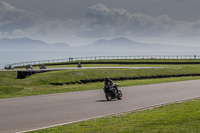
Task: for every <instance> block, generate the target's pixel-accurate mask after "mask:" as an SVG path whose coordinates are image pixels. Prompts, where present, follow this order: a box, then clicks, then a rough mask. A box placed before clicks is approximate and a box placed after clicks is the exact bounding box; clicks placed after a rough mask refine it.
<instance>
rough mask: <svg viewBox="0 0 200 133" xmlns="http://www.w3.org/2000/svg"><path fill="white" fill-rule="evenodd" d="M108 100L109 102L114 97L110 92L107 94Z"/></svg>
mask: <svg viewBox="0 0 200 133" xmlns="http://www.w3.org/2000/svg"><path fill="white" fill-rule="evenodd" d="M105 95H106V99H107V101H110V100H111V99H112V97H111V93H110V92H106V94H105Z"/></svg>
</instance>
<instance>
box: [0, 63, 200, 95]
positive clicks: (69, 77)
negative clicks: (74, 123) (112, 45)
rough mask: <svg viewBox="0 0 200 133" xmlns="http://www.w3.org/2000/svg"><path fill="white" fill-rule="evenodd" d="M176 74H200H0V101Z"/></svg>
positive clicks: (192, 69) (184, 70) (191, 70)
mask: <svg viewBox="0 0 200 133" xmlns="http://www.w3.org/2000/svg"><path fill="white" fill-rule="evenodd" d="M173 74H174V75H176V74H200V67H199V65H193V66H189V67H188V66H185V67H170V68H160V69H79V70H63V71H53V72H47V73H40V74H35V75H32V76H30V77H28V78H26V79H16V77H17V73H16V72H12V71H10V72H0V98H9V97H21V96H32V95H43V94H53V93H63V92H72V91H83V90H91V89H102V88H103V83H102V82H98V83H90V84H71V85H63V86H55V85H52V84H51V83H65V82H78V81H80V80H87V79H97V78H105V77H110V78H118V77H139V76H156V75H173ZM193 79H200V77H181V78H165V79H148V80H130V81H129V80H127V81H115V83H119V84H120V86H132V85H133V86H135V85H143V84H152V83H162V82H172V81H183V80H193Z"/></svg>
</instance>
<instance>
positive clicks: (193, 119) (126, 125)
mask: <svg viewBox="0 0 200 133" xmlns="http://www.w3.org/2000/svg"><path fill="white" fill-rule="evenodd" d="M199 125H200V99H194V100H191V101H187V102H183V103H175V104H171V105H166V106H161V107H158V108H154V109H149V110H145V111H133V112H130V113H126V114H123V115H115V116H110V117H106V118H100V119H94V120H89V121H84V122H80V123H74V124H69V125H64V126H59V127H54V128H49V129H44V130H39V131H33V132H32V133H113V132H117V133H120V132H123V133H135V132H137V133H139V132H142V133H143V132H145V133H183V132H184V133H199V132H200V126H199Z"/></svg>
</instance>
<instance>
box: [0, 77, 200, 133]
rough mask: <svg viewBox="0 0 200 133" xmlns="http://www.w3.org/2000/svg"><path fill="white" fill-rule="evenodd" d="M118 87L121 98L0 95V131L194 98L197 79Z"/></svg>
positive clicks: (96, 93) (199, 87) (93, 93)
mask: <svg viewBox="0 0 200 133" xmlns="http://www.w3.org/2000/svg"><path fill="white" fill-rule="evenodd" d="M133 82H134V81H133ZM116 83H117V82H116ZM102 88H103V84H102ZM119 89H120V90H121V91H122V93H123V98H122V100H113V101H109V102H108V101H106V98H105V95H104V92H103V90H90V91H81V92H70V93H59V94H49V95H40V96H29V97H19V98H7V99H0V133H13V132H24V131H31V130H37V129H43V128H47V127H53V126H58V125H63V124H69V123H73V122H78V121H83V120H89V119H93V118H99V117H104V116H109V115H113V114H118V113H122V112H129V111H133V110H138V109H145V108H149V107H154V106H158V105H163V104H168V103H173V102H177V101H181V100H187V99H192V98H197V97H200V80H191V81H181V82H170V83H161V84H152V85H141V86H131V87H121V88H119Z"/></svg>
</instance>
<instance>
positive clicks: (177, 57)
mask: <svg viewBox="0 0 200 133" xmlns="http://www.w3.org/2000/svg"><path fill="white" fill-rule="evenodd" d="M113 59H117V60H120V59H200V56H199V55H145V56H91V57H78V58H73V57H69V58H65V59H53V60H39V61H27V62H19V63H13V64H8V65H6V66H9V65H11V66H12V67H18V66H27V65H29V64H31V65H40V64H48V63H62V62H71V61H89V60H113Z"/></svg>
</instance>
